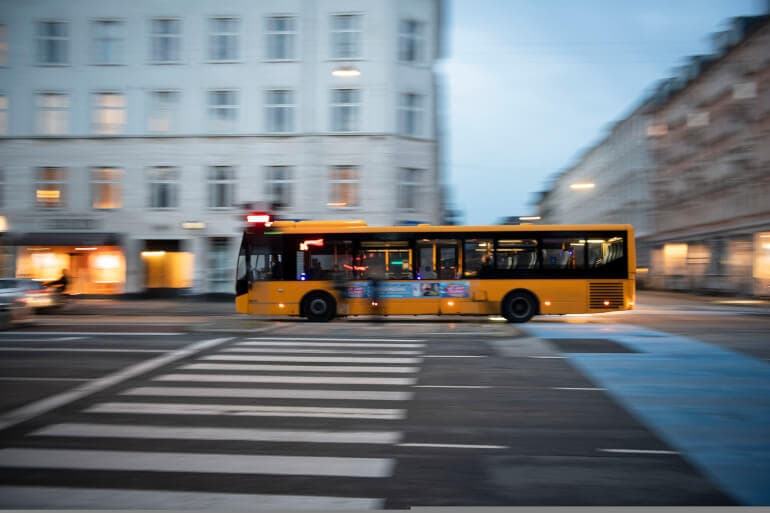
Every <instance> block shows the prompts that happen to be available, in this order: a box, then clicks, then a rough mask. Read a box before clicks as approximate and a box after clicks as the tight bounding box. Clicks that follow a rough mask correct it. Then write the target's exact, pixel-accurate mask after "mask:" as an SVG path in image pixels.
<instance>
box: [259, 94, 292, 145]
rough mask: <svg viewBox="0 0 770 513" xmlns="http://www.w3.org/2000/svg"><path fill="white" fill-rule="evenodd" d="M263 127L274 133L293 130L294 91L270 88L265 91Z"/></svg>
mask: <svg viewBox="0 0 770 513" xmlns="http://www.w3.org/2000/svg"><path fill="white" fill-rule="evenodd" d="M265 129H266V131H267V132H270V133H276V134H281V133H290V132H293V131H294V91H291V90H288V89H272V90H269V91H266V92H265Z"/></svg>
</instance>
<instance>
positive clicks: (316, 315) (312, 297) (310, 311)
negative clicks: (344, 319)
mask: <svg viewBox="0 0 770 513" xmlns="http://www.w3.org/2000/svg"><path fill="white" fill-rule="evenodd" d="M302 314H303V315H304V316H305V317H307V320H309V321H311V322H327V321H330V320H332V318H333V317H334V316H335V315H337V302H336V301H335V300H334V298H333V297H332V296H331V295H330V294H328V293H326V292H321V291H315V292H311V293H310V294H308V295H307V296H305V298H304V299H303V300H302Z"/></svg>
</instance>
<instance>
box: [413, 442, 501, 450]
mask: <svg viewBox="0 0 770 513" xmlns="http://www.w3.org/2000/svg"><path fill="white" fill-rule="evenodd" d="M398 446H399V447H432V448H433V447H435V448H442V449H510V447H509V446H507V445H472V444H427V443H425V444H423V443H401V444H398Z"/></svg>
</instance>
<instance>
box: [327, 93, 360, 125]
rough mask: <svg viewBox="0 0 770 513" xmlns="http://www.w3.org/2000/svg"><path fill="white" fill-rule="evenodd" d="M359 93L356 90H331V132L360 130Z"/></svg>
mask: <svg viewBox="0 0 770 513" xmlns="http://www.w3.org/2000/svg"><path fill="white" fill-rule="evenodd" d="M360 115H361V91H360V90H358V89H334V90H332V112H331V122H332V123H331V124H332V126H331V129H332V132H357V131H358V130H360V119H359V118H360Z"/></svg>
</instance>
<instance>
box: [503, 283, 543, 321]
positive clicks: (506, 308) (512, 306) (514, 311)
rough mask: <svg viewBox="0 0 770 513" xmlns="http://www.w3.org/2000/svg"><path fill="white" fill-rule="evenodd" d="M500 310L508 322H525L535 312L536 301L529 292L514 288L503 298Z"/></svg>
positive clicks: (536, 307)
mask: <svg viewBox="0 0 770 513" xmlns="http://www.w3.org/2000/svg"><path fill="white" fill-rule="evenodd" d="M501 310H502V312H501V313H502V314H503V317H505V318H506V320H508V322H527V321H528V320H530V319H531V318H532V317H533V316H534V315H535V314H536V313H537V311H538V302H537V299H536V298H535V296H534V295H533V294H532V293H531V292H529V291H527V290H514V291H513V292H509V293H508V295H506V296H505V298H504V299H503V302H502V304H501Z"/></svg>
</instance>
